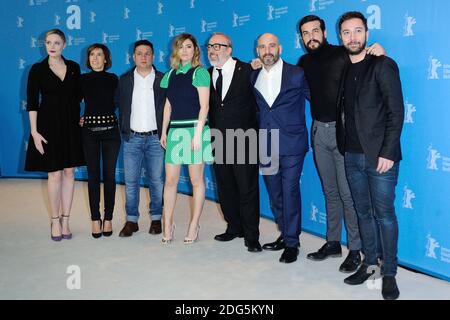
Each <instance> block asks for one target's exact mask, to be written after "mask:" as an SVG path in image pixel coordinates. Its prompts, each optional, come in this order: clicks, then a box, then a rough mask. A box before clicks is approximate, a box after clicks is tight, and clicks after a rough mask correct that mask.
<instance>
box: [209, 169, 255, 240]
mask: <svg viewBox="0 0 450 320" xmlns="http://www.w3.org/2000/svg"><path fill="white" fill-rule="evenodd" d="M213 167H214V173H215V175H216V182H217V193H218V196H219V203H220V207H221V209H222V212H223V215H224V218H225V221H226V222H227V223H228V227H227V230H226V232H227V233H232V234H236V233H239V234H244V238H245V239H246V240H248V241H258V240H259V218H260V212H259V167H258V164H214V166H213Z"/></svg>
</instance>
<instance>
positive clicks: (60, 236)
mask: <svg viewBox="0 0 450 320" xmlns="http://www.w3.org/2000/svg"><path fill="white" fill-rule="evenodd" d="M53 220H58V223H61V221H60V219H59V217H56V218H52V221H51V222H50V238H51V239H52V240H53V241H61V239H62V235H59V236H54V235H53V234H52V227H53Z"/></svg>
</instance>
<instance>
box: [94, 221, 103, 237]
mask: <svg viewBox="0 0 450 320" xmlns="http://www.w3.org/2000/svg"><path fill="white" fill-rule="evenodd" d="M94 221H98V222H99V223H100V230H102V220H94ZM92 236H93V237H94V238H95V239H98V238H100V237H101V236H102V232H101V231H100V233H92Z"/></svg>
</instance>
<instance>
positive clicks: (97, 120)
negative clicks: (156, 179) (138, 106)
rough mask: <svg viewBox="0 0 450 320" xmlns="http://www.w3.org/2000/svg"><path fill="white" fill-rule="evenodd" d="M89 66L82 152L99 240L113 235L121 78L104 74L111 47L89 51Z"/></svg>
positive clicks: (84, 77) (84, 78)
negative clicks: (102, 203) (116, 99)
mask: <svg viewBox="0 0 450 320" xmlns="http://www.w3.org/2000/svg"><path fill="white" fill-rule="evenodd" d="M86 66H87V67H88V68H89V69H91V72H89V73H85V74H83V75H82V76H81V93H82V97H83V99H84V104H85V110H84V117H83V118H84V121H83V130H82V132H83V148H84V155H85V158H86V163H87V171H88V190H89V206H90V210H91V220H92V236H93V237H94V238H99V237H101V235H102V234H103V235H104V236H106V237H108V236H110V235H111V234H112V218H113V211H114V203H115V195H116V162H117V157H118V154H119V148H120V133H119V128H118V123H117V117H116V114H115V112H114V110H115V108H116V106H115V105H114V92H115V90H116V88H117V84H118V78H117V76H116V75H115V74H113V73H109V72H106V71H105V70H107V69H109V68H110V67H111V66H112V60H111V53H110V51H109V49H108V47H106V46H105V45H103V44H99V43H95V44H93V45H91V46H90V47H89V48H88V50H87V59H86ZM100 159H101V162H102V166H101V165H100ZM101 167H103V183H104V187H103V194H104V200H105V215H104V219H103V223H102V220H101V216H100V168H101ZM102 227H103V228H102Z"/></svg>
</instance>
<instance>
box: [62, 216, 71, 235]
mask: <svg viewBox="0 0 450 320" xmlns="http://www.w3.org/2000/svg"><path fill="white" fill-rule="evenodd" d="M69 217H70V216H65V215H61V218H62V219H64V218H67V219H68V218H69ZM61 237H62V238H63V239H65V240H70V239H72V233H69V234H64V233H62V234H61Z"/></svg>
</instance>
